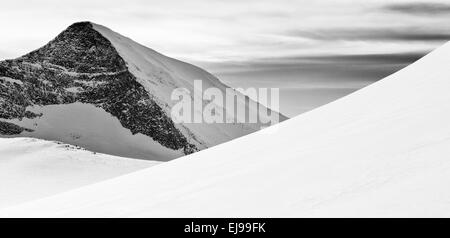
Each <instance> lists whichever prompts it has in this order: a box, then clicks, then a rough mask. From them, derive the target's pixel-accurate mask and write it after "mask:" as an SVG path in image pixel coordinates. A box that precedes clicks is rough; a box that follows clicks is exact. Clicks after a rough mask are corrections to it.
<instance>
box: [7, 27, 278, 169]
mask: <svg viewBox="0 0 450 238" xmlns="http://www.w3.org/2000/svg"><path fill="white" fill-rule="evenodd" d="M194 80H202V83H203V87H204V88H209V87H215V88H219V89H220V90H222V91H225V88H226V85H224V84H222V83H221V82H220V81H219V80H218V79H217V78H215V77H214V76H213V75H211V74H209V73H208V72H206V71H204V70H202V69H200V68H198V67H195V66H193V65H190V64H187V63H184V62H181V61H178V60H175V59H172V58H169V57H166V56H164V55H162V54H159V53H157V52H155V51H153V50H151V49H149V48H147V47H144V46H142V45H140V44H138V43H136V42H134V41H132V40H131V39H128V38H126V37H124V36H121V35H119V34H117V33H115V32H113V31H111V30H109V29H108V28H106V27H103V26H100V25H96V24H93V23H90V22H80V23H75V24H73V25H72V26H70V27H69V28H67V29H66V30H65V31H63V32H62V33H61V34H60V35H58V36H57V37H56V38H55V39H54V40H52V41H51V42H50V43H48V44H47V45H45V46H44V47H42V48H40V49H38V50H36V51H33V52H31V53H29V54H27V55H25V56H22V57H20V58H18V59H14V60H6V61H2V62H0V137H17V136H20V137H24V136H25V137H35V138H41V139H47V140H56V141H62V142H65V143H69V144H73V145H79V146H82V147H84V148H87V149H89V150H92V151H96V152H101V153H107V154H113V155H118V156H126V157H132V158H141V159H152V160H170V159H173V158H176V157H179V156H182V155H185V154H191V153H193V152H195V151H199V150H202V149H205V148H208V147H211V146H214V145H217V144H219V143H223V142H226V141H229V140H232V139H234V138H237V137H240V136H242V135H246V134H248V133H251V132H254V131H256V130H258V129H259V128H260V126H261V125H260V124H249V123H234V124H205V123H200V124H193V123H192V124H187V123H184V124H176V123H174V122H173V120H172V119H171V117H170V115H171V114H170V111H171V108H172V106H173V105H174V104H175V103H176V102H175V101H172V100H171V98H170V96H171V93H172V91H173V90H174V89H175V88H186V89H188V90H191V91H193V84H194ZM245 100H246V97H245V96H244V95H242V94H239V96H238V102H237V103H239V104H243V103H244V104H245ZM247 109H248V110H249V112H250V113H257V112H256V111H252V110H251V109H249V108H248V107H247ZM196 113H199V112H196ZM281 119H284V117H283V116H281Z"/></svg>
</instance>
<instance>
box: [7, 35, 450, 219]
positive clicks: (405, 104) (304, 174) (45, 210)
mask: <svg viewBox="0 0 450 238" xmlns="http://www.w3.org/2000/svg"><path fill="white" fill-rule="evenodd" d="M449 62H450V43H447V44H446V45H444V46H442V47H441V48H439V49H437V50H435V51H434V52H432V53H430V54H429V55H427V56H425V57H424V58H422V59H421V60H419V61H418V62H416V63H414V64H412V65H410V66H409V67H407V68H405V69H403V70H401V71H399V72H397V73H395V74H393V75H391V76H389V77H387V78H385V79H384V80H381V81H379V82H377V83H375V84H373V85H371V86H369V87H367V88H364V89H362V90H360V91H358V92H356V93H354V94H352V95H350V96H347V97H344V98H342V99H340V100H338V101H336V102H334V103H331V104H329V105H326V106H324V107H321V108H318V109H316V110H313V111H311V112H309V113H306V114H304V115H301V116H299V117H296V118H293V119H290V120H288V121H285V122H283V123H280V124H279V125H278V130H277V131H276V132H274V133H272V134H270V133H266V131H265V130H262V131H259V132H256V133H254V134H251V135H249V136H245V137H242V138H239V139H236V140H233V141H231V142H228V143H225V144H222V145H220V146H216V147H213V148H211V149H207V150H204V151H201V152H199V153H196V154H193V155H190V156H186V157H183V158H181V159H178V160H174V161H171V162H168V163H164V164H161V165H158V166H155V167H152V168H149V169H146V170H142V171H139V172H136V173H132V174H129V175H125V176H122V177H118V178H114V179H111V180H108V181H105V182H102V183H98V184H95V185H92V186H87V187H83V188H80V189H77V190H74V191H71V192H68V193H64V194H60V195H56V196H54V197H51V198H47V199H43V200H39V201H34V202H31V203H28V204H23V205H21V206H18V207H11V208H9V209H4V210H2V211H0V216H4V217H21V216H25V217H34V216H44V217H166V216H176V217H191V216H194V217H222V216H226V217H254V216H263V217H285V216H293V217H430V216H433V217H450V189H448V188H449V187H450V159H449V158H450V123H449V121H450V103H449V102H450V94H449V93H448V89H449V88H450V67H449ZM268 129H270V128H268Z"/></svg>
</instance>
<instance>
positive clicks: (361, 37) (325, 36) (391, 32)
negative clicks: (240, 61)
mask: <svg viewBox="0 0 450 238" xmlns="http://www.w3.org/2000/svg"><path fill="white" fill-rule="evenodd" d="M288 35H289V36H297V37H302V38H307V39H313V40H322V41H335V40H346V41H428V42H429V41H442V42H445V41H448V40H450V30H445V29H436V30H434V29H421V28H413V27H404V28H395V29H394V28H338V29H336V28H334V29H317V30H314V31H303V30H297V31H292V32H289V33H288Z"/></svg>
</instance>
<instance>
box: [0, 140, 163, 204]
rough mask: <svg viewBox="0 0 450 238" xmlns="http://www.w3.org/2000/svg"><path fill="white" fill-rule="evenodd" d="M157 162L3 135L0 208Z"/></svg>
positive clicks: (0, 155)
mask: <svg viewBox="0 0 450 238" xmlns="http://www.w3.org/2000/svg"><path fill="white" fill-rule="evenodd" d="M156 164H158V162H152V161H144V160H136V159H126V158H120V157H115V156H110V155H104V154H95V153H93V152H89V151H86V150H83V149H80V148H76V147H74V146H70V145H66V144H61V143H55V142H50V141H43V140H38V139H31V138H12V139H5V138H0V208H1V207H6V206H10V205H14V204H19V203H23V202H26V201H31V200H34V199H38V198H43V197H45V196H50V195H54V194H57V193H60V192H64V191H68V190H70V189H74V188H78V187H81V186H85V185H88V184H92V183H95V182H99V181H102V180H105V179H110V178H113V177H116V176H119V175H123V174H126V173H130V172H134V171H136V170H139V169H144V168H148V167H150V166H153V165H156Z"/></svg>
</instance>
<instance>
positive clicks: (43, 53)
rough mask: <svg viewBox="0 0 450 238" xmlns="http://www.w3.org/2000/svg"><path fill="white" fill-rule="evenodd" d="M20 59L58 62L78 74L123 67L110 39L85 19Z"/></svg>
mask: <svg viewBox="0 0 450 238" xmlns="http://www.w3.org/2000/svg"><path fill="white" fill-rule="evenodd" d="M21 59H26V60H29V61H32V62H44V63H45V62H46V63H51V64H54V65H59V66H62V67H64V68H66V69H68V70H70V71H73V72H77V73H103V72H110V71H121V70H125V69H126V68H125V67H124V65H125V64H124V62H123V59H122V58H121V57H120V56H119V54H118V53H117V51H116V50H115V49H114V47H113V46H112V44H111V42H110V41H109V40H108V39H106V38H105V37H104V36H102V35H101V34H100V33H99V32H97V31H96V30H95V29H94V28H93V24H92V23H91V22H87V21H84V22H77V23H74V24H72V25H70V26H69V27H68V28H67V29H66V30H64V31H63V32H61V33H60V34H59V35H58V36H57V37H56V38H55V39H53V40H52V41H50V42H49V43H48V44H47V45H45V46H44V47H42V48H40V49H38V50H36V51H33V52H31V53H29V54H27V55H25V56H23V57H21Z"/></svg>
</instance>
